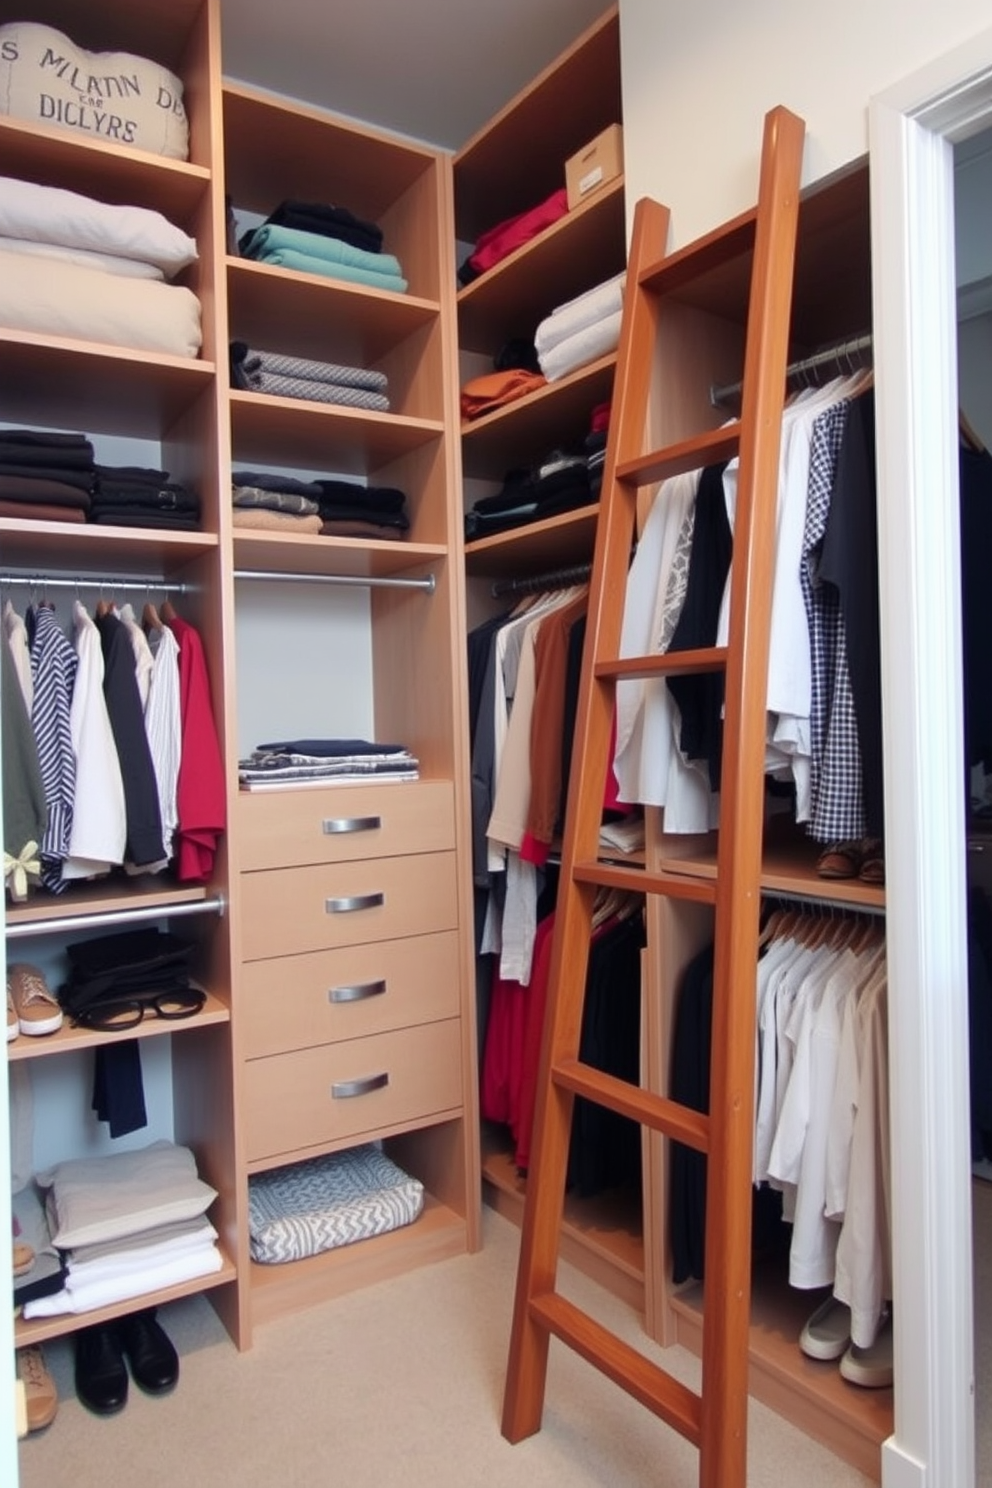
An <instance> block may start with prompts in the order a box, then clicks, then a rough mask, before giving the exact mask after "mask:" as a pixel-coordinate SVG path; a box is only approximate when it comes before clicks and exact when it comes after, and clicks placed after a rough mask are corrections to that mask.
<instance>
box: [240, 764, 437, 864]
mask: <svg viewBox="0 0 992 1488" xmlns="http://www.w3.org/2000/svg"><path fill="white" fill-rule="evenodd" d="M237 812H238V846H239V851H240V859H241V861H240V867H241V868H242V870H243V871H245V872H251V871H253V870H254V869H256V868H295V867H297V866H300V867H302V866H304V865H305V864H308V863H344V862H349V861H351V860H352V859H355V858H389V857H394V856H396V855H397V854H400V853H411V852H443V851H444V850H445V849H446V848H452V847H454V845H455V805H454V793H453V791H452V787H451V784H450V782H449V781H446V780H424V781H411V782H409V783H408V784H404V785H356V786H330V787H328V788H327V789H326V790H309V789H307V790H299V791H292V790H287V791H242V792H241V793H240V795H239V796H238V806H237Z"/></svg>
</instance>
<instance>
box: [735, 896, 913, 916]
mask: <svg viewBox="0 0 992 1488" xmlns="http://www.w3.org/2000/svg"><path fill="white" fill-rule="evenodd" d="M779 901H782V902H785V903H789V904H798V905H800V906H801V907H804V908H807V909H829V910H831V911H832V912H833V913H835V914H838V915H878V916H879V917H883V916H884V915H885V905H884V904H849V903H846V902H843V901H841V900H839V899H827V898H825V897H821V896H820V895H818V894H814V893H806V892H805V890H798V889H768V890H767V891H766V892H764V893H763V894H762V896H761V902H762V904H763V905H764V906H765V908H774V906H775V904H776V903H777V902H779Z"/></svg>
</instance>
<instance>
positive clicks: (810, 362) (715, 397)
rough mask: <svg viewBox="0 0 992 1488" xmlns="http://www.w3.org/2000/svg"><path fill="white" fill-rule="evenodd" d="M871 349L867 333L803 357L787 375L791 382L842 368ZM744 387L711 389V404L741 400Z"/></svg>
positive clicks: (786, 370)
mask: <svg viewBox="0 0 992 1488" xmlns="http://www.w3.org/2000/svg"><path fill="white" fill-rule="evenodd" d="M871 349H872V336H871V333H870V332H866V333H865V334H864V335H862V336H854V337H852V338H851V339H849V340H847V341H840V342H838V344H837V345H836V346H828V347H825V348H824V349H823V351H815V352H813V354H812V355H811V356H808V357H803V358H802V360H801V361H798V362H791V363H790V364H789V366H788V367H787V368H786V369H785V375H786V377H787V378H788V379H789V380H790V381H791V379H792V378H794V377H804V376H805V375H806V374H807V373H808V372H816V371H818V370H819V369H820V368H821V367H827V366H831V365H833V366H837V367H840V366H841V364H842V363H844V362H849V361H850V360H851V359H852V358H854V357H858V356H863V355H864V353H865V352H866V351H871ZM852 370H853V369H852ZM743 385H744V384H743V383H741V382H731V383H728V384H727V385H726V387H715V386H714V387H711V388H710V402H711V403H712V405H713V407H714V408H719V407H721V406H722V405H723V404H724V403H728V402H732V401H733V400H735V399H737V398H739V397H740V395H741V388H742V387H743Z"/></svg>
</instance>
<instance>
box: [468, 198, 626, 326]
mask: <svg viewBox="0 0 992 1488" xmlns="http://www.w3.org/2000/svg"><path fill="white" fill-rule="evenodd" d="M626 255H627V240H626V223H625V218H624V189H623V177H622V176H618V177H617V178H616V179H615V180H613V181H610V182H608V184H607V185H605V186H603V187H602V188H601V189H600V190H599V191H596V192H594V193H593V195H592V196H590V197H589V198H588V199H587V200H586V201H585V202H583V203H582V205H581V206H578V207H576V208H575V210H574V211H571V212H569V213H568V214H567V216H565V217H562V218H560V219H559V220H558V221H557V222H555V223H554V224H553V225H552V226H551V227H549V228H547V229H546V230H545V231H544V232H543V233H541V234H540V235H539V236H538V237H536V238H532V239H531V241H530V242H529V243H525V244H524V245H523V247H521V248H518V249H517V250H516V252H515V253H511V254H509V256H508V257H507V258H504V259H501V261H500V262H499V263H498V264H496V265H495V266H494V267H493V268H491V269H489V270H487V271H486V273H484V274H481V275H480V276H479V278H478V279H476V280H474V281H473V283H471V284H469V285H468V286H467V287H466V288H465V289H463V290H461V291H460V292H459V294H458V343H459V345H460V346H461V347H462V348H463V350H467V351H480V352H490V353H492V352H495V351H497V350H498V349H499V347H500V346H501V345H502V344H503V343H504V342H505V341H506V340H507V337H508V336H509V334H510V332H511V330H512V331H513V333H514V334H516V335H519V336H525V337H528V338H531V339H532V338H533V335H534V332H535V331H536V329H537V327H538V325H539V324H540V322H541V321H542V320H543V319H544V317H545V316H546V315H550V314H551V311H552V310H554V309H555V307H556V306H558V305H564V304H567V302H568V301H569V300H571V299H574V298H575V296H576V295H579V294H583V293H585V292H586V291H587V290H588V289H589V287H590V285H593V284H601V283H602V282H603V280H605V279H609V278H611V277H612V276H613V275H614V274H618V273H619V272H620V270H621V269H622V268H623V266H624V263H625V262H626Z"/></svg>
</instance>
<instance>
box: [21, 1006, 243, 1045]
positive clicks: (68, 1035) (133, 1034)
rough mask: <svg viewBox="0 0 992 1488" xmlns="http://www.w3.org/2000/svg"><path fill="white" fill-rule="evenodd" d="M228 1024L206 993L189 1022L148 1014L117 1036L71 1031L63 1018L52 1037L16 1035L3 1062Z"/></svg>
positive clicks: (223, 1012)
mask: <svg viewBox="0 0 992 1488" xmlns="http://www.w3.org/2000/svg"><path fill="white" fill-rule="evenodd" d="M230 1020H231V1010H230V1008H228V1007H226V1006H225V1004H224V1003H222V1002H221V1001H220V1000H219V998H216V997H212V996H211V995H210V994H209V993H208V994H207V1000H206V1002H205V1003H204V1004H203V1007H202V1008H201V1009H200V1011H199V1012H197V1013H194V1014H193V1016H192V1017H190V1018H156V1017H155V1016H154V1014H151V1013H150V1014H149V1015H148V1016H147V1017H145V1018H143V1019H142V1020H141V1022H140V1023H137V1024H135V1026H134V1027H133V1028H127V1029H122V1030H121V1032H120V1033H102V1032H99V1031H98V1030H96V1029H94V1028H74V1027H72V1025H71V1024H70V1022H69V1019H68V1016H66V1020H65V1022H64V1023H63V1024H62V1027H61V1028H60V1029H59V1030H58V1031H57V1032H56V1033H46V1034H43V1035H41V1036H28V1035H27V1034H20V1035H19V1036H18V1037H17V1038H16V1039H14V1040H13V1041H12V1042H11V1043H9V1044H8V1045H7V1058H8V1059H11V1060H17V1059H37V1058H39V1057H40V1056H41V1055H48V1054H73V1053H76V1052H77V1051H78V1050H80V1049H95V1048H97V1047H98V1046H99V1045H101V1044H114V1043H117V1042H119V1041H121V1040H123V1039H135V1038H137V1039H144V1038H156V1037H161V1036H162V1035H163V1034H164V1035H168V1034H171V1033H195V1032H196V1030H197V1029H198V1028H205V1027H206V1026H207V1025H208V1024H210V1023H229V1022H230Z"/></svg>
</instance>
